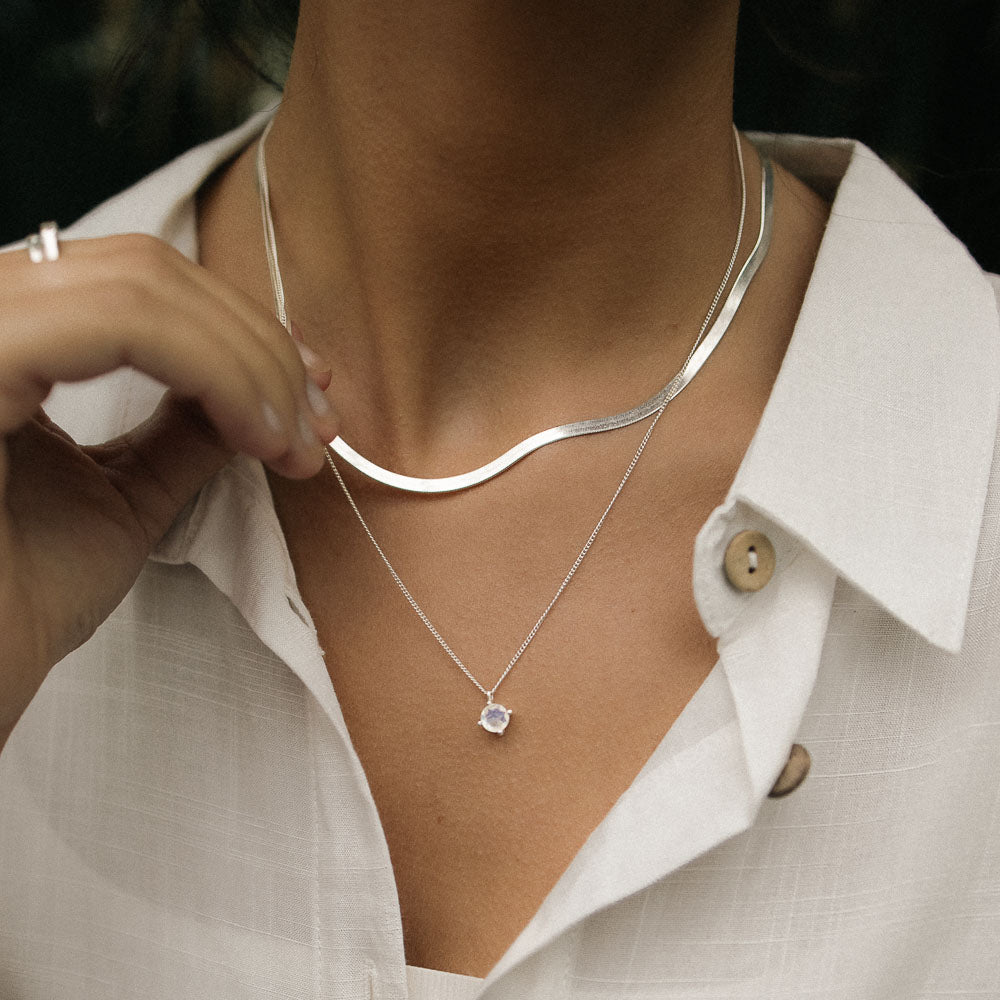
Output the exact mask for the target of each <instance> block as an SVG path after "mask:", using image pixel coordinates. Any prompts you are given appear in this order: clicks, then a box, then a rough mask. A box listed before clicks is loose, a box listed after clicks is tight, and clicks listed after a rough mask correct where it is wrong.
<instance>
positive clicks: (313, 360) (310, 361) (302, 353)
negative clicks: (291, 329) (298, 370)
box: [292, 340, 330, 371]
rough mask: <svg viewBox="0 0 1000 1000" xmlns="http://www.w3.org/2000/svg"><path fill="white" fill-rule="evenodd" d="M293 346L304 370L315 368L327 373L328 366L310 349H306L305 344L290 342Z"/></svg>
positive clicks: (295, 341)
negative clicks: (297, 352)
mask: <svg viewBox="0 0 1000 1000" xmlns="http://www.w3.org/2000/svg"><path fill="white" fill-rule="evenodd" d="M292 343H293V344H295V346H296V347H297V348H298V350H299V357H300V358H302V364H304V365H305V366H306V368H316V369H318V370H319V371H327V370H328V369H329V368H330V366H329V365H328V364H327V363H326V362H325V361H324V360H323V359H322V358H321V357H320V356H319V355H318V354H317V353H316V352H315V351H314V350H312V348H309V347H306V345H305V344H303V343H301V342H300V341H298V340H294V341H292Z"/></svg>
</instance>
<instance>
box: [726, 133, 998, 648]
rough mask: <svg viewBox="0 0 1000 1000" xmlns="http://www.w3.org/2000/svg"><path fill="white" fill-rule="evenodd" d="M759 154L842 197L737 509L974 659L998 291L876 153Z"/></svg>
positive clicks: (736, 486)
mask: <svg viewBox="0 0 1000 1000" xmlns="http://www.w3.org/2000/svg"><path fill="white" fill-rule="evenodd" d="M755 140H756V141H757V142H758V143H759V144H760V145H762V146H764V147H765V148H767V149H768V152H770V154H771V155H772V156H773V157H774V159H775V160H777V161H778V162H781V163H783V164H784V165H786V166H787V167H788V168H789V169H790V170H791V171H792V172H793V173H795V174H797V175H798V176H800V177H802V178H803V179H804V180H806V182H807V183H809V184H811V185H812V186H814V187H815V188H817V189H819V190H821V191H822V190H823V189H824V188H831V187H833V186H834V185H836V196H835V198H834V201H833V205H832V210H831V213H830V218H829V223H828V225H827V229H826V233H825V235H824V238H823V241H822V243H821V246H820V250H819V254H818V257H817V260H816V264H815V268H814V271H813V275H812V278H811V280H810V282H809V286H808V289H807V292H806V296H805V300H804V302H803V305H802V309H801V312H800V315H799V318H798V321H797V324H796V327H795V332H794V335H793V337H792V339H791V342H790V344H789V347H788V350H787V353H786V356H785V358H784V361H783V363H782V366H781V369H780V371H779V374H778V377H777V380H776V382H775V385H774V388H773V390H772V393H771V396H770V398H769V400H768V403H767V405H766V407H765V410H764V413H763V415H762V418H761V421H760V424H759V426H758V429H757V431H756V433H755V435H754V437H753V440H752V442H751V444H750V447H749V449H748V451H747V453H746V455H745V456H744V459H743V462H742V463H741V465H740V468H739V471H738V473H737V475H736V478H735V480H734V482H733V485H732V487H731V489H730V494H729V501H730V502H734V501H740V500H742V501H744V502H746V503H747V504H749V505H751V506H752V507H755V508H757V509H758V510H759V511H760V512H762V513H764V514H765V515H767V516H768V517H769V518H771V519H773V520H774V521H775V522H777V523H778V524H779V525H780V526H781V527H782V528H784V529H785V530H787V531H790V532H791V533H793V534H794V535H796V536H798V538H799V539H801V541H803V542H804V543H805V544H806V545H808V546H809V547H811V548H812V549H813V550H815V551H816V552H817V553H818V554H819V555H821V556H822V557H823V558H824V559H826V560H827V561H828V562H829V563H830V564H831V565H832V566H833V567H834V568H835V569H836V571H837V572H838V574H840V575H841V576H842V577H844V578H845V579H846V580H847V581H849V582H850V583H851V584H853V585H854V586H855V587H857V588H859V589H860V590H862V591H864V592H865V593H866V594H867V595H868V596H870V597H871V598H872V599H873V600H874V601H875V602H876V603H877V604H879V605H880V606H881V607H883V608H884V609H885V610H886V611H888V612H890V613H891V614H892V615H894V616H895V617H897V618H898V619H900V620H901V621H903V622H905V623H906V624H907V625H908V626H910V627H911V628H912V629H914V630H915V631H916V632H918V633H919V634H920V635H921V636H923V637H924V638H925V639H926V640H927V641H929V642H931V643H933V644H935V645H937V646H940V647H941V648H943V649H946V650H948V651H950V652H957V651H958V650H959V649H960V647H961V643H962V636H963V634H964V631H965V615H966V608H967V605H968V600H969V591H970V587H971V583H972V571H973V564H974V561H975V556H976V550H977V545H978V539H979V526H980V522H981V519H982V513H983V508H984V504H985V501H986V490H987V485H988V479H989V473H990V466H991V462H992V458H993V448H994V440H995V434H996V424H997V411H998V402H1000V382H998V379H997V372H998V361H1000V357H998V345H1000V340H998V336H997V334H998V332H1000V331H998V325H1000V324H998V316H997V303H996V299H995V297H994V294H993V291H992V289H991V287H990V284H989V282H988V280H987V278H986V277H985V275H984V274H983V272H982V271H981V270H980V268H979V266H978V265H977V264H976V263H975V261H974V260H973V259H972V258H971V257H970V256H969V254H968V252H967V251H966V249H965V247H964V246H962V244H961V243H960V242H959V241H958V240H957V239H955V237H953V236H952V235H951V234H950V233H949V232H948V231H947V230H946V229H945V228H944V227H943V226H942V224H941V223H940V222H939V221H938V220H937V219H936V218H935V217H934V215H933V214H932V213H931V211H930V209H929V208H927V206H926V205H924V204H923V202H921V201H920V199H919V198H918V197H917V196H916V195H915V194H913V192H912V191H911V190H910V189H909V188H908V187H907V186H906V185H905V184H904V183H903V182H902V181H901V180H900V179H899V178H898V177H897V176H896V175H895V174H894V173H893V171H892V170H891V169H890V168H889V167H888V166H886V165H885V164H884V163H883V162H882V161H881V160H879V159H878V158H877V157H876V156H875V155H874V154H873V153H872V152H871V151H870V150H869V149H867V148H866V147H865V146H863V145H861V144H860V143H853V142H847V141H844V140H815V139H804V138H801V137H795V136H788V137H780V138H773V137H772V138H770V139H763V137H760V136H757V137H755ZM845 160H846V161H847V162H846V169H845V162H844V161H845ZM841 171H842V172H843V176H842V177H841V179H840V182H839V185H837V183H836V182H837V175H838V173H839V172H841Z"/></svg>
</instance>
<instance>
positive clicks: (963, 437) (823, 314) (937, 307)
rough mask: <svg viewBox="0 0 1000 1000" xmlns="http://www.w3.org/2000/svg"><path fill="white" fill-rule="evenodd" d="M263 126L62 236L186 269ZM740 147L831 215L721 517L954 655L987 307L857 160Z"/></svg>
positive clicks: (260, 121)
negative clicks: (170, 258)
mask: <svg viewBox="0 0 1000 1000" xmlns="http://www.w3.org/2000/svg"><path fill="white" fill-rule="evenodd" d="M271 114H273V109H272V110H268V111H263V112H260V113H258V114H257V115H254V116H253V117H252V118H250V119H249V120H248V121H246V122H245V123H244V124H243V125H241V126H240V127H238V128H236V129H234V130H232V131H231V132H228V133H226V134H225V135H223V136H220V137H219V138H218V139H215V140H213V141H212V142H209V143H205V144H203V145H202V146H199V147H196V148H195V149H193V150H190V151H189V152H188V153H186V154H184V155H183V156H182V157H180V158H179V159H177V160H175V161H174V162H173V163H171V164H169V165H168V166H167V167H165V168H163V169H162V170H161V171H158V172H157V173H155V174H153V175H151V176H150V177H149V178H147V179H146V180H144V181H141V182H140V183H139V185H137V186H136V187H134V188H133V189H131V190H130V191H129V192H126V193H124V194H123V195H120V196H118V197H116V198H114V199H112V200H111V201H110V202H107V203H106V204H105V205H103V206H101V207H100V208H98V209H96V210H95V211H94V212H92V213H91V214H90V215H88V216H85V217H84V218H83V219H82V220H80V222H78V223H76V224H75V225H74V226H73V227H72V230H71V233H72V235H74V236H86V235H96V234H100V233H106V232H114V231H126V230H139V231H145V232H152V233H155V234H157V235H159V236H161V237H163V238H164V239H167V240H170V241H171V242H173V243H174V245H175V246H177V247H178V248H179V249H181V250H182V251H183V252H185V253H187V254H189V255H191V256H195V255H196V254H197V238H196V233H195V225H194V197H193V196H194V193H195V192H196V191H197V189H198V187H199V186H200V184H201V183H202V181H203V180H204V178H205V177H206V176H208V174H209V173H210V172H211V171H212V170H213V169H214V168H215V167H217V166H218V165H219V164H220V163H222V162H223V161H224V160H225V159H227V158H228V157H230V156H231V155H233V154H234V153H235V152H237V151H238V150H239V149H241V148H242V147H243V146H244V145H245V144H246V143H247V142H249V141H251V140H252V139H253V138H254V137H255V136H256V135H257V134H258V133H259V132H260V131H261V130H262V129H263V127H264V125H265V124H266V122H267V120H268V118H269V117H270V116H271ZM752 138H753V139H754V141H755V143H756V144H757V145H758V146H760V147H762V148H764V149H765V150H766V151H767V152H768V153H769V154H770V155H771V156H772V157H773V158H774V159H775V160H776V161H778V162H780V163H782V164H783V165H784V166H786V167H787V168H788V169H789V170H790V171H791V172H792V173H794V174H795V175H797V176H798V177H800V178H801V179H803V180H804V181H805V182H806V183H808V184H809V185H810V186H812V187H814V188H815V189H817V190H819V191H820V192H821V193H823V194H826V195H827V196H828V197H832V198H833V205H832V209H831V212H830V218H829V223H828V225H827V229H826V233H825V236H824V238H823V241H822V243H821V246H820V250H819V254H818V257H817V260H816V263H815V267H814V270H813V274H812V277H811V279H810V282H809V286H808V289H807V291H806V296H805V300H804V302H803V305H802V309H801V312H800V315H799V318H798V321H797V324H796V328H795V332H794V335H793V337H792V339H791V342H790V344H789V346H788V349H787V352H786V355H785V358H784V360H783V363H782V366H781V370H780V371H779V374H778V377H777V380H776V382H775V385H774V387H773V390H772V392H771V396H770V398H769V400H768V403H767V405H766V407H765V409H764V413H763V415H762V418H761V421H760V424H759V426H758V428H757V431H756V432H755V434H754V437H753V440H752V441H751V444H750V447H749V449H748V451H747V453H746V455H745V456H744V459H743V462H742V463H741V465H740V468H739V471H738V473H737V475H736V478H735V480H734V482H733V484H732V487H731V489H730V494H729V498H728V505H729V506H731V505H732V504H734V503H736V502H737V501H743V502H745V503H746V504H749V505H750V506H751V507H753V508H756V509H757V510H758V511H759V512H761V513H762V514H763V515H765V516H766V517H768V518H770V519H771V520H772V521H774V522H776V523H777V524H778V525H780V526H781V527H782V528H783V529H785V530H787V531H789V532H790V533H792V534H793V535H794V536H797V538H798V539H799V540H801V541H802V542H804V543H805V544H806V545H808V546H809V547H811V548H812V549H813V550H815V551H816V552H817V553H818V554H820V555H821V556H822V557H823V558H824V559H825V560H826V561H827V562H828V563H829V564H830V565H831V566H832V567H833V568H834V569H835V570H836V571H837V572H838V574H839V575H841V576H842V577H844V578H845V579H846V580H847V581H849V582H850V583H851V584H853V585H854V586H856V587H857V588H859V589H860V590H862V591H863V592H865V593H866V594H868V595H869V596H870V597H871V598H872V599H873V600H874V601H875V602H876V603H877V604H879V605H880V606H881V607H883V608H884V609H885V610H886V611H888V612H889V613H891V614H892V615H894V616H896V617H897V618H899V619H900V620H901V621H903V622H905V623H906V624H907V625H908V626H910V627H911V628H912V629H914V630H915V631H916V632H917V633H919V634H920V635H921V636H923V637H924V638H925V639H926V640H928V641H929V642H931V643H934V644H935V645H938V646H940V647H942V648H944V649H946V650H949V651H952V652H955V651H957V650H958V649H959V648H960V646H961V641H962V636H963V633H964V626H965V612H966V607H967V604H968V598H969V589H970V586H971V579H972V569H973V564H974V560H975V555H976V548H977V542H978V535H979V524H980V520H981V516H982V511H983V507H984V504H985V499H986V489H987V483H988V476H989V471H990V463H991V460H992V455H993V443H994V438H995V432H996V423H997V412H998V403H1000V381H998V379H997V370H998V361H1000V358H998V345H1000V340H998V336H997V334H998V325H1000V324H998V316H997V304H996V300H995V297H994V295H993V292H992V290H991V288H990V285H989V282H988V280H987V279H986V277H985V276H984V275H983V273H982V271H981V270H980V268H979V267H978V265H977V264H976V263H975V262H974V261H973V260H972V258H971V257H970V256H969V254H968V252H967V251H966V250H965V248H964V247H963V246H962V244H961V243H960V242H959V241H958V240H957V239H955V238H954V237H953V236H952V235H951V234H949V233H948V231H947V230H946V229H945V228H944V227H943V226H942V224H941V223H940V222H939V221H938V220H937V219H936V218H935V217H934V215H933V214H932V213H931V211H930V209H928V208H927V206H926V205H924V204H923V203H922V202H921V201H920V199H919V198H918V197H917V196H916V195H915V194H914V193H913V192H912V191H911V190H910V189H909V188H908V187H907V186H906V185H905V184H904V183H903V182H902V181H901V180H900V179H899V178H898V177H897V176H896V175H895V174H894V173H893V171H892V170H891V169H890V168H889V167H888V166H886V165H885V164H884V163H883V162H882V161H880V160H879V159H878V157H876V156H875V155H874V154H873V153H872V152H871V151H870V150H869V149H867V148H866V147H865V146H863V145H862V144H860V143H857V142H852V141H848V140H818V139H812V138H805V137H801V136H763V135H760V134H757V135H754V136H752ZM168 175H169V177H168ZM176 537H177V536H176V535H175V536H174V538H175V539H176ZM184 537H190V536H189V533H185V535H184ZM179 556H180V553H179V552H178V551H177V549H176V547H173V548H172V551H171V561H173V560H175V559H177V558H178V557H179ZM697 588H698V584H697V574H696V597H697V596H698V595H697ZM701 606H702V604H701V602H700V601H699V607H701ZM706 626H707V627H708V628H709V630H710V631H713V632H714V633H715V634H719V628H718V627H713V622H712V621H709V620H708V619H707V618H706Z"/></svg>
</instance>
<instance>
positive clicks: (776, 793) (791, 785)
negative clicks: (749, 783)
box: [767, 743, 812, 799]
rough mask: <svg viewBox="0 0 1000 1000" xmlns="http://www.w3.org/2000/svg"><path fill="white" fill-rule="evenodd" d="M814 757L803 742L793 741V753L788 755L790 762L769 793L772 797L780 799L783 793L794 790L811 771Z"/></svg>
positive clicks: (782, 770)
mask: <svg viewBox="0 0 1000 1000" xmlns="http://www.w3.org/2000/svg"><path fill="white" fill-rule="evenodd" d="M810 764H812V758H811V757H810V756H809V751H808V750H807V749H806V748H805V747H804V746H802V744H801V743H793V744H792V750H791V753H789V755H788V763H787V764H785V766H784V767H783V768H782V769H781V774H779V775H778V780H777V781H776V782H775V783H774V787H773V788H772V789H771V790H770V791H769V792H768V793H767V794H768V796H769V797H770V798H772V799H780V798H781V797H782V795H787V794H788V793H789V792H794V791H795V789H796V788H798V787H799V785H801V784H802V782H803V781H805V780H806V775H807V774H808V773H809V765H810Z"/></svg>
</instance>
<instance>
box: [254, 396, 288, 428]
mask: <svg viewBox="0 0 1000 1000" xmlns="http://www.w3.org/2000/svg"><path fill="white" fill-rule="evenodd" d="M260 412H261V415H262V416H263V418H264V425H265V426H266V427H267V429H268V430H269V431H270V432H271V433H272V434H284V433H285V428H284V427H283V426H282V423H281V417H279V416H278V411H277V410H275V408H274V407H273V406H272V405H271V404H270V403H269V402H267V400H265V401H264V402H263V403H261V406H260Z"/></svg>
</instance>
